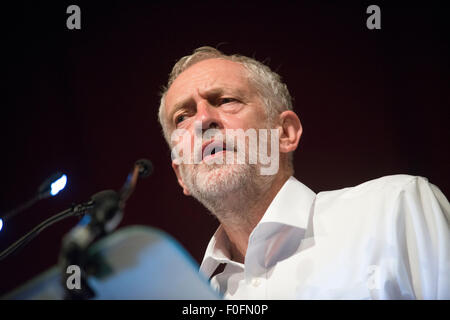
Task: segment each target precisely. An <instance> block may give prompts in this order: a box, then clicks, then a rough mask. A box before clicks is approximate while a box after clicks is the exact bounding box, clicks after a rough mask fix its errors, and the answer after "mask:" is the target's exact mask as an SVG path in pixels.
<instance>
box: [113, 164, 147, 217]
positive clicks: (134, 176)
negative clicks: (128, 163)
mask: <svg viewBox="0 0 450 320" xmlns="http://www.w3.org/2000/svg"><path fill="white" fill-rule="evenodd" d="M152 173H153V165H152V162H151V161H150V160H148V159H139V160H138V161H136V162H135V163H134V168H133V170H132V171H131V172H130V173H129V174H128V177H127V180H126V181H125V184H124V185H123V186H122V189H121V190H120V206H121V208H122V209H123V208H124V207H125V202H126V201H127V200H128V198H129V197H130V196H131V194H132V193H133V191H134V188H135V187H136V183H137V180H138V178H147V177H148V176H150V175H151V174H152Z"/></svg>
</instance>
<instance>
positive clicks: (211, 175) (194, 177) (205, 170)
mask: <svg viewBox="0 0 450 320" xmlns="http://www.w3.org/2000/svg"><path fill="white" fill-rule="evenodd" d="M189 169H194V172H192V171H191V172H185V174H183V175H185V177H184V178H183V180H185V181H186V182H187V184H188V185H190V186H189V187H190V190H192V191H193V192H192V193H193V194H198V195H199V196H201V197H202V198H204V197H206V198H210V197H212V198H216V197H223V196H225V195H226V194H229V193H233V192H237V191H239V190H240V189H242V188H243V187H244V186H245V185H246V184H247V183H249V182H250V181H249V179H252V171H253V170H252V168H251V167H250V166H249V165H245V164H230V165H218V164H211V165H206V164H203V165H199V166H198V167H197V168H189ZM189 169H187V170H186V171H188V170H189ZM183 171H184V170H183ZM185 178H187V180H186V179H185Z"/></svg>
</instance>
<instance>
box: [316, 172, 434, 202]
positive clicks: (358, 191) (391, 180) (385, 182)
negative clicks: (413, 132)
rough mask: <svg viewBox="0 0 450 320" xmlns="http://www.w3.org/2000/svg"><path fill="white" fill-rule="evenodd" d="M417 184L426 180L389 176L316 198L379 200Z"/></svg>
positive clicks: (319, 195)
mask: <svg viewBox="0 0 450 320" xmlns="http://www.w3.org/2000/svg"><path fill="white" fill-rule="evenodd" d="M417 183H428V179H427V178H424V177H420V176H412V175H407V174H396V175H389V176H384V177H380V178H377V179H373V180H369V181H366V182H364V183H361V184H359V185H356V186H353V187H347V188H342V189H338V190H331V191H323V192H319V193H318V195H317V196H318V197H319V198H321V199H322V200H332V199H337V198H342V199H348V200H350V199H358V198H364V197H369V198H374V197H375V198H379V197H384V196H393V195H394V194H399V193H401V192H404V191H407V190H408V189H410V188H411V187H414V185H415V184H417Z"/></svg>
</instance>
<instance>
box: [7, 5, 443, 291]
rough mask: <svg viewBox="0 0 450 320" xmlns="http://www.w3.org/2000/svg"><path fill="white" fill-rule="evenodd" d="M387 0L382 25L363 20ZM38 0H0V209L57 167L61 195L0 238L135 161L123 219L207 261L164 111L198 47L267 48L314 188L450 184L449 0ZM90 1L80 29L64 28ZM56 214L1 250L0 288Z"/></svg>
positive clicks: (58, 228)
mask: <svg viewBox="0 0 450 320" xmlns="http://www.w3.org/2000/svg"><path fill="white" fill-rule="evenodd" d="M373 3H374V4H379V5H380V7H381V14H382V29H381V30H368V29H367V28H366V19H367V17H368V14H366V8H367V6H368V5H369V4H373ZM373 3H372V2H362V3H358V2H355V3H354V4H347V5H345V6H338V5H335V4H332V3H331V2H324V3H322V4H312V2H311V3H310V4H303V5H299V4H292V3H283V4H282V3H279V2H277V3H275V2H273V3H267V2H266V3H262V2H252V3H247V4H245V5H244V4H239V5H238V2H227V3H216V4H212V2H209V1H208V2H199V3H195V4H192V3H191V4H188V3H180V2H173V1H172V2H167V1H160V2H152V3H147V2H144V1H142V2H140V1H134V2H130V1H120V2H119V1H107V2H97V1H96V2H95V4H93V3H92V2H91V3H89V2H80V1H74V2H65V1H62V2H61V3H58V4H57V3H50V2H47V3H46V4H37V3H33V2H31V1H29V2H20V3H19V4H16V5H14V6H12V5H9V6H4V5H2V17H1V41H2V44H1V48H2V49H1V50H2V52H3V54H4V57H3V58H2V60H1V70H2V77H3V89H4V90H3V91H4V93H3V94H2V103H1V108H2V109H1V119H0V139H1V140H0V142H1V145H0V148H1V157H0V159H1V160H0V161H1V166H0V174H1V178H2V179H1V186H0V211H3V212H5V211H7V210H9V209H11V208H13V207H15V206H17V205H18V204H20V203H21V202H23V201H25V200H26V199H28V198H29V197H30V196H31V195H32V194H33V193H34V192H35V190H36V188H37V187H38V185H39V184H40V183H41V182H42V181H43V180H44V179H45V178H47V177H48V176H49V175H50V174H51V173H53V172H54V171H56V170H62V171H64V172H66V173H67V174H68V176H69V181H68V186H67V188H66V190H64V191H63V192H62V193H61V194H60V195H58V196H57V197H56V198H54V199H51V200H45V201H42V202H41V203H39V204H37V205H36V206H34V207H33V208H32V209H31V210H29V211H27V212H25V213H23V214H22V215H20V216H18V217H17V218H16V219H14V220H13V221H11V223H10V224H9V225H8V226H5V228H4V230H3V231H2V232H1V233H0V249H4V248H6V247H7V246H8V245H9V244H11V243H12V242H13V241H15V240H16V239H18V238H19V237H20V236H22V235H23V234H24V233H25V232H27V231H29V230H30V229H31V228H32V227H34V226H35V225H36V224H38V223H39V222H41V221H42V220H44V219H45V218H47V217H49V216H50V215H53V214H55V213H57V212H59V211H61V210H63V209H65V208H68V207H69V206H70V205H71V203H73V202H75V203H78V202H81V201H85V200H87V199H89V197H90V196H91V195H92V194H94V193H96V192H98V191H101V190H103V189H110V188H112V189H119V188H120V186H121V185H122V184H123V182H124V180H125V177H126V175H127V174H128V172H129V170H130V169H131V167H132V165H133V163H134V161H135V160H137V159H139V158H141V157H146V158H149V159H151V161H152V162H153V164H154V167H155V172H154V174H153V176H152V177H151V178H149V179H147V180H142V181H140V182H139V185H138V187H137V190H136V191H135V193H134V194H133V195H132V197H131V198H130V200H129V202H128V205H127V208H126V212H125V217H124V220H123V222H122V224H121V226H127V225H134V224H141V225H147V226H152V227H155V228H159V229H162V230H164V231H166V232H167V233H169V234H171V235H172V236H173V237H174V238H176V239H177V240H178V241H179V242H180V243H181V244H182V245H183V246H184V247H185V248H186V249H187V250H188V251H189V252H190V253H191V254H192V256H193V257H194V258H195V259H196V260H197V261H198V262H200V260H201V258H202V256H203V252H204V250H205V248H206V244H207V242H208V240H209V238H210V237H211V235H212V234H213V233H214V231H215V229H216V227H217V225H218V224H217V221H216V220H215V219H214V218H213V217H212V216H210V215H208V214H207V213H206V210H205V209H204V208H203V207H202V206H201V205H200V204H198V203H197V202H196V201H195V200H193V199H192V198H188V197H185V196H183V195H182V193H181V189H180V188H179V187H178V184H177V182H176V179H175V175H174V174H173V172H172V169H171V166H170V153H169V149H168V148H167V147H166V145H165V142H164V140H163V138H162V136H161V134H160V128H159V125H158V123H157V110H158V106H159V96H158V92H159V90H160V87H161V86H162V85H163V84H165V82H166V80H167V75H168V73H169V71H170V69H171V66H172V65H173V63H174V62H175V61H176V59H178V58H180V57H181V56H183V55H186V54H189V53H190V52H191V51H192V50H193V49H194V48H196V47H198V46H202V45H212V46H217V45H219V44H221V45H220V48H221V49H222V50H223V51H225V52H226V53H236V52H237V53H241V54H244V55H248V56H253V57H255V58H257V59H260V60H264V61H266V62H267V63H268V64H269V65H270V66H271V67H272V68H273V69H275V70H276V71H278V72H279V73H280V74H281V75H282V77H283V78H284V80H285V81H286V83H287V84H288V87H289V88H290V91H291V93H292V95H293V96H294V99H295V108H296V111H297V112H298V114H299V116H300V118H301V121H302V123H303V126H304V134H303V137H302V139H301V143H300V147H299V149H298V150H297V152H296V156H295V166H296V174H295V176H296V177H297V178H298V179H299V180H300V181H302V182H303V183H305V184H306V185H308V186H309V187H310V188H312V189H313V190H314V191H316V192H319V191H322V190H329V189H336V188H343V187H348V186H353V185H356V184H359V183H362V182H364V181H367V180H369V179H373V178H377V177H380V176H383V175H389V174H397V173H405V174H412V175H421V176H425V177H427V178H429V180H430V181H431V182H432V183H434V184H436V185H437V186H439V187H440V189H441V190H442V191H443V192H444V194H446V195H447V196H448V195H449V194H450V181H449V177H450V174H449V173H450V170H449V163H450V157H449V155H450V153H449V143H448V142H449V136H450V134H449V133H450V131H449V127H448V118H449V117H448V115H449V112H448V108H449V106H450V103H449V102H450V101H449V94H448V91H449V88H450V86H449V84H450V83H449V64H448V62H449V54H450V50H449V42H448V38H449V34H448V33H446V32H444V30H445V29H446V27H448V24H449V23H448V13H447V11H446V10H444V8H441V7H440V6H439V3H437V2H435V3H433V4H428V3H427V4H425V3H422V4H420V5H414V4H411V2H409V1H408V2H406V1H405V2H403V3H398V2H397V4H396V5H393V4H390V5H388V4H384V3H380V2H376V1H375V2H373ZM70 4H78V5H79V6H80V7H81V19H82V29H81V30H78V31H75V30H74V31H71V30H68V29H67V28H66V19H67V17H68V15H67V14H66V8H67V6H68V5H70ZM76 223H77V219H76V218H72V219H69V220H66V221H64V222H61V223H59V224H56V225H54V226H52V227H50V228H49V229H47V230H46V231H44V232H43V233H42V234H41V235H39V236H38V237H37V238H36V239H35V240H34V241H33V242H31V243H30V244H29V245H27V246H26V247H25V248H24V249H23V250H21V251H20V252H18V253H17V254H15V255H14V256H11V257H9V258H8V259H6V260H5V261H2V262H0V294H3V293H6V292H8V291H10V290H11V289H13V288H15V287H16V286H18V285H20V284H22V283H24V282H25V281H26V280H28V279H31V278H32V277H34V276H36V275H37V274H39V273H41V272H42V271H44V270H45V269H47V268H49V267H50V266H52V265H54V264H55V263H56V261H57V256H58V253H59V249H60V241H61V238H62V236H63V235H64V234H65V233H67V232H68V231H69V230H70V228H71V227H73V226H74V225H75V224H76Z"/></svg>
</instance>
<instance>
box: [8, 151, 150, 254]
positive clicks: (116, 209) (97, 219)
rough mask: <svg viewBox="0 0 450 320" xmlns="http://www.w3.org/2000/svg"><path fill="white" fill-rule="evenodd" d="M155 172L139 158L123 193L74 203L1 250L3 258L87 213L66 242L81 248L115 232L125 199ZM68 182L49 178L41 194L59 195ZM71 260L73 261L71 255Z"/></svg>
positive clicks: (103, 194) (104, 193) (108, 192)
mask: <svg viewBox="0 0 450 320" xmlns="http://www.w3.org/2000/svg"><path fill="white" fill-rule="evenodd" d="M152 172H153V165H152V163H151V162H150V160H147V159H141V160H138V161H136V163H135V165H134V169H133V171H132V173H130V174H129V175H128V178H127V181H126V182H125V184H124V186H123V188H122V190H121V191H120V193H118V192H116V191H114V190H105V191H101V192H98V193H96V194H94V195H93V196H92V197H91V200H90V201H88V202H84V203H81V204H78V205H75V204H74V205H72V207H71V208H69V209H66V210H64V211H62V212H60V213H58V214H56V215H54V216H52V217H50V218H48V219H46V220H44V221H43V222H41V223H40V224H39V225H37V226H36V227H34V228H33V229H32V230H31V231H30V232H28V233H27V234H25V235H24V236H23V237H21V238H20V239H19V240H17V241H16V242H14V243H13V244H12V245H10V246H9V247H8V248H7V249H5V250H3V251H2V252H0V261H1V260H3V259H5V258H6V257H7V256H9V255H10V254H12V253H13V252H16V251H17V250H18V249H20V248H22V247H23V246H25V245H26V244H27V243H28V242H30V241H31V240H32V239H33V238H35V237H36V236H37V235H38V234H39V233H40V232H41V231H43V230H45V229H46V228H48V227H49V226H51V225H53V224H54V223H56V222H59V221H61V220H64V219H67V218H69V217H73V216H83V218H82V219H81V221H80V222H79V224H78V225H77V226H75V228H73V229H72V231H71V232H69V234H67V235H66V236H65V238H64V240H63V242H64V241H65V240H66V241H67V244H68V245H69V246H72V245H75V246H76V247H78V248H79V249H80V248H81V249H86V248H87V247H88V246H89V245H90V244H92V243H93V242H94V241H95V240H96V239H97V238H98V237H101V236H102V235H103V234H105V233H109V232H111V231H113V230H114V229H115V228H116V227H117V226H118V225H119V223H120V221H121V220H122V216H123V208H124V207H125V202H126V200H127V199H128V197H129V196H130V195H131V193H132V192H133V190H134V188H135V186H136V182H137V179H138V177H141V178H145V177H148V176H149V175H150V174H151V173H152ZM56 176H59V175H58V174H56V175H54V176H53V177H56ZM66 182H67V176H65V175H62V176H61V177H60V179H58V180H56V181H54V179H52V178H49V179H47V180H46V181H45V182H44V183H43V184H42V185H41V186H40V187H39V190H38V195H40V196H41V197H48V196H55V195H56V194H57V193H58V192H59V191H60V190H62V189H63V188H64V187H65V184H66ZM16 213H17V212H16ZM10 217H11V215H9V218H10ZM2 224H3V221H2V220H1V219H0V226H2ZM76 230H79V231H76ZM77 232H79V234H76V233H77ZM65 249H66V250H63V253H64V251H70V250H68V248H67V247H66V248H65ZM68 260H71V259H70V257H69V258H68Z"/></svg>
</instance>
